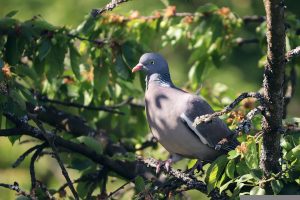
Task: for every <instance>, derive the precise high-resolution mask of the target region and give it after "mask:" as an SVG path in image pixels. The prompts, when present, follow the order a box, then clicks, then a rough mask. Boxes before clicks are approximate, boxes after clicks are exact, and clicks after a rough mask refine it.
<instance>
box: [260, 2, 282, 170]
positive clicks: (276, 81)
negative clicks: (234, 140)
mask: <svg viewBox="0 0 300 200" xmlns="http://www.w3.org/2000/svg"><path fill="white" fill-rule="evenodd" d="M264 6H265V10H266V21H267V43H268V52H267V58H268V62H267V64H266V66H265V72H264V81H263V87H264V97H265V99H266V104H267V110H268V112H267V113H266V115H265V117H264V119H263V122H262V127H263V141H262V151H261V158H260V166H261V168H262V170H263V171H264V174H265V176H268V175H270V174H271V173H276V172H278V171H279V170H280V165H279V158H280V155H281V153H280V134H281V132H282V130H283V129H282V116H283V81H284V66H285V26H284V4H283V1H282V0H264Z"/></svg>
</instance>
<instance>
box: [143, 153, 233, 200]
mask: <svg viewBox="0 0 300 200" xmlns="http://www.w3.org/2000/svg"><path fill="white" fill-rule="evenodd" d="M138 161H140V162H142V163H144V164H146V165H147V166H148V167H152V168H156V167H157V165H158V164H159V161H157V160H155V159H153V158H141V157H139V158H138ZM162 170H163V172H164V173H165V174H168V175H171V176H173V177H174V178H176V181H180V182H183V183H184V184H185V185H186V186H187V187H189V188H190V189H195V190H198V191H200V192H202V193H204V194H206V193H207V188H206V184H205V183H203V182H202V181H199V180H197V179H196V178H195V177H191V175H188V174H186V173H184V172H181V171H178V170H174V169H172V168H170V170H169V171H167V170H166V169H164V168H163V169H162ZM209 196H210V197H211V198H212V199H218V200H220V199H224V200H225V199H228V196H226V195H225V194H223V193H222V194H219V192H218V191H217V190H213V191H212V192H211V193H210V194H209Z"/></svg>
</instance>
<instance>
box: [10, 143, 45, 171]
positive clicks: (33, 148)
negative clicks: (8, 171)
mask: <svg viewBox="0 0 300 200" xmlns="http://www.w3.org/2000/svg"><path fill="white" fill-rule="evenodd" d="M43 146H45V143H43V144H40V145H36V146H33V147H31V148H30V149H28V150H27V151H25V152H24V153H23V154H22V155H21V156H19V158H18V159H17V160H16V161H15V162H14V163H13V164H12V167H13V168H15V167H18V166H19V165H20V164H21V163H22V162H23V160H24V159H25V158H26V156H28V155H29V154H30V153H31V152H33V151H35V150H36V149H39V148H41V147H43Z"/></svg>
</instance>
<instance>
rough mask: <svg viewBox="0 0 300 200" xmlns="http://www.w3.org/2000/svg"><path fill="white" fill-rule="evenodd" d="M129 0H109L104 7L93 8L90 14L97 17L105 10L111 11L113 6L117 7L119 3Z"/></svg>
mask: <svg viewBox="0 0 300 200" xmlns="http://www.w3.org/2000/svg"><path fill="white" fill-rule="evenodd" d="M128 1H129V0H111V2H110V3H108V4H107V5H106V6H105V7H104V8H100V9H93V10H92V12H91V15H92V16H93V17H97V16H99V15H101V14H103V13H105V12H107V11H112V10H113V9H114V8H115V7H117V6H118V5H119V4H121V3H125V2H128Z"/></svg>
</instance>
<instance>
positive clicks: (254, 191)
mask: <svg viewBox="0 0 300 200" xmlns="http://www.w3.org/2000/svg"><path fill="white" fill-rule="evenodd" d="M264 194H266V191H265V189H263V188H261V187H259V186H255V187H253V188H252V189H251V191H250V195H264Z"/></svg>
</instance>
